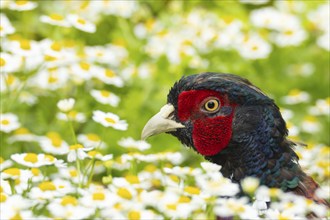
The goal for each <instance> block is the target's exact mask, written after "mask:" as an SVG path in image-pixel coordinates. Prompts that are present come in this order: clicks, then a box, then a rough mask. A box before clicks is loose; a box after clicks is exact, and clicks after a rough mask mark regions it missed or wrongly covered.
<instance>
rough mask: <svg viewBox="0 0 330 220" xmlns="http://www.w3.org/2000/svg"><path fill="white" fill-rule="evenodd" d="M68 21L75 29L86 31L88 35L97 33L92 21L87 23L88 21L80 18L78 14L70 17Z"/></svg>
mask: <svg viewBox="0 0 330 220" xmlns="http://www.w3.org/2000/svg"><path fill="white" fill-rule="evenodd" d="M67 18H68V21H69V22H70V23H71V25H72V26H74V27H75V28H77V29H79V30H81V31H85V32H88V33H94V32H95V31H96V26H95V24H93V23H92V22H90V21H87V20H86V19H84V18H82V17H80V16H79V15H76V14H71V15H68V17H67Z"/></svg>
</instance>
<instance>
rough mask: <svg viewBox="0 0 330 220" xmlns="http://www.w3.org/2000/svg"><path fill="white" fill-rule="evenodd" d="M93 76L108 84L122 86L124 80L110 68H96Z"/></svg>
mask: <svg viewBox="0 0 330 220" xmlns="http://www.w3.org/2000/svg"><path fill="white" fill-rule="evenodd" d="M94 75H95V77H96V78H97V79H99V80H100V81H102V82H104V83H105V84H108V85H114V86H117V87H123V85H124V81H123V80H122V79H121V78H120V77H119V76H117V75H116V74H115V73H114V71H112V70H110V69H104V68H98V70H97V71H95V73H94Z"/></svg>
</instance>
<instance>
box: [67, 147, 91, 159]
mask: <svg viewBox="0 0 330 220" xmlns="http://www.w3.org/2000/svg"><path fill="white" fill-rule="evenodd" d="M90 150H93V148H85V147H83V146H82V145H81V144H74V145H71V146H70V151H69V153H68V162H73V161H76V160H77V158H78V159H79V160H83V159H85V158H86V157H88V155H87V153H86V152H85V151H90Z"/></svg>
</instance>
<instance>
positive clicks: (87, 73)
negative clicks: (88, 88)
mask: <svg viewBox="0 0 330 220" xmlns="http://www.w3.org/2000/svg"><path fill="white" fill-rule="evenodd" d="M71 70H72V73H73V75H74V76H75V77H76V78H75V79H74V80H76V81H77V82H81V81H84V80H89V79H91V78H92V76H93V72H95V71H96V70H97V68H96V66H95V65H92V64H90V63H88V62H85V61H82V62H78V63H75V64H73V65H72V66H71Z"/></svg>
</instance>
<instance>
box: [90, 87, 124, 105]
mask: <svg viewBox="0 0 330 220" xmlns="http://www.w3.org/2000/svg"><path fill="white" fill-rule="evenodd" d="M90 94H91V96H93V97H94V98H95V100H96V101H98V102H100V103H102V104H105V105H111V106H114V107H117V106H118V104H119V101H120V98H119V97H118V96H116V95H115V94H113V93H110V92H109V91H106V90H96V89H92V90H91V91H90Z"/></svg>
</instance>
